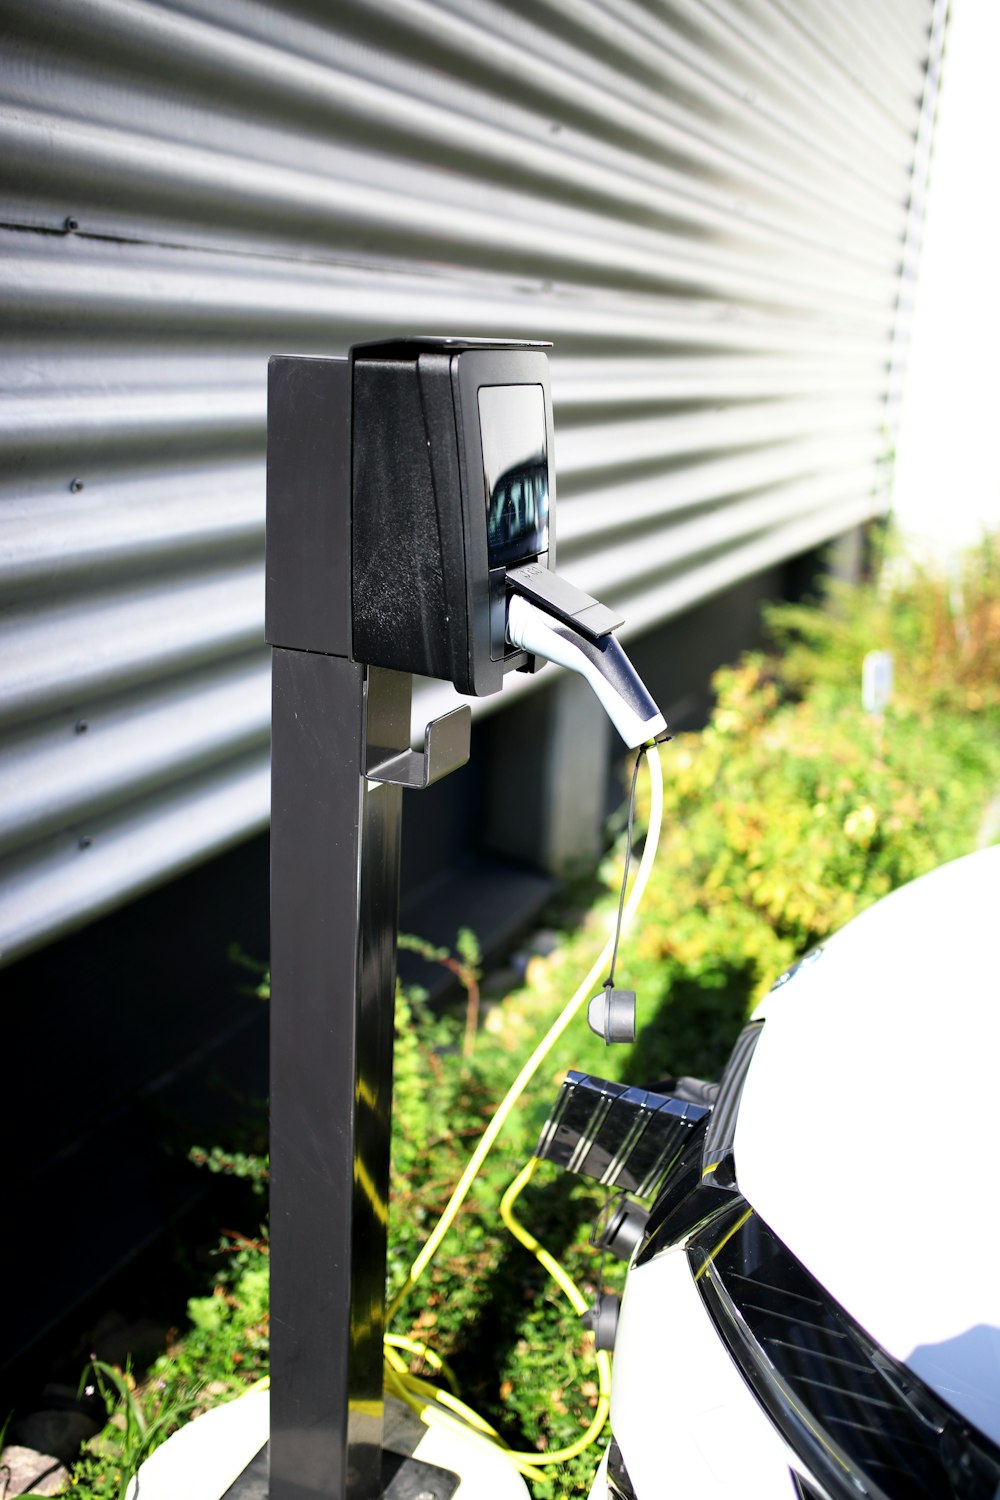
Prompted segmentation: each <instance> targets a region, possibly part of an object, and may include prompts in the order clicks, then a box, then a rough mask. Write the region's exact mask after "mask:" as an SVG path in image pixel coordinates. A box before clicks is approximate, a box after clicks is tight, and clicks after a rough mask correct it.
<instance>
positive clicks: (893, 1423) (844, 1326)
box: [687, 1197, 1000, 1500]
mask: <svg viewBox="0 0 1000 1500" xmlns="http://www.w3.org/2000/svg"><path fill="white" fill-rule="evenodd" d="M687 1253H688V1256H689V1258H690V1262H691V1265H692V1269H693V1271H694V1275H695V1280H696V1284H697V1286H698V1289H699V1291H700V1292H701V1294H702V1297H703V1299H704V1301H705V1304H706V1307H707V1309H708V1311H709V1313H710V1315H711V1316H712V1318H713V1320H714V1322H715V1323H716V1325H717V1327H718V1329H719V1331H720V1333H721V1335H722V1337H723V1339H724V1340H725V1342H726V1344H727V1345H728V1347H729V1349H730V1352H731V1353H732V1355H733V1357H734V1359H735V1360H736V1362H737V1364H738V1365H739V1367H740V1369H741V1370H742V1372H743V1374H744V1376H745V1378H746V1379H747V1380H748V1382H749V1383H750V1385H751V1386H752V1388H753V1389H754V1391H755V1393H756V1395H757V1397H758V1399H759V1400H760V1401H761V1403H762V1405H763V1406H764V1407H765V1409H766V1410H767V1411H768V1414H769V1415H770V1417H771V1419H772V1421H773V1422H774V1423H775V1425H776V1426H777V1427H778V1428H779V1430H780V1431H781V1432H782V1434H783V1436H784V1437H785V1439H786V1441H787V1442H788V1443H789V1446H790V1447H791V1448H792V1450H793V1451H794V1452H795V1453H796V1454H797V1455H798V1456H799V1458H800V1459H802V1460H803V1463H804V1467H805V1469H806V1472H808V1473H810V1474H812V1475H814V1476H815V1477H816V1480H817V1482H818V1483H819V1485H820V1486H821V1487H822V1488H823V1489H824V1490H825V1491H826V1492H828V1493H829V1494H830V1495H831V1496H832V1497H836V1500H841V1497H843V1500H848V1497H850V1500H857V1497H859V1496H870V1497H872V1500H998V1497H1000V1449H998V1448H996V1447H995V1446H994V1445H993V1444H992V1443H990V1442H989V1441H988V1440H987V1439H986V1438H984V1437H983V1436H982V1435H981V1434H979V1433H978V1432H976V1431H975V1430H974V1429H972V1428H970V1427H969V1425H968V1423H967V1422H965V1421H964V1420H963V1418H961V1417H960V1416H959V1415H958V1414H957V1413H956V1412H955V1411H953V1410H952V1409H951V1408H950V1407H948V1406H946V1405H945V1403H944V1402H943V1401H941V1400H940V1399H939V1398H938V1397H937V1396H936V1395H935V1394H934V1393H933V1392H932V1391H931V1390H930V1389H929V1388H928V1387H927V1386H925V1385H924V1384H923V1382H922V1381H920V1380H919V1379H917V1377H916V1376H915V1375H913V1374H912V1373H911V1372H910V1371H909V1370H907V1369H906V1368H905V1366H903V1365H901V1364H899V1363H898V1361H896V1360H894V1359H893V1358H891V1356H889V1355H888V1354H886V1353H885V1351H884V1350H882V1349H880V1348H879V1347H878V1345H876V1344H874V1343H873V1342H872V1340H871V1339H870V1338H869V1337H868V1335H867V1334H866V1333H865V1332H864V1330H863V1329H862V1328H861V1327H860V1326H859V1325H858V1324H856V1323H855V1322H854V1321H853V1320H852V1319H851V1318H849V1317H848V1315H847V1314H846V1313H845V1312H844V1311H843V1309H842V1308H840V1307H839V1306H838V1305H837V1303H835V1302H834V1301H833V1299H832V1298H831V1297H830V1296H829V1294H828V1293H827V1292H826V1290H825V1289H824V1288H823V1287H822V1286H821V1285H820V1283H819V1282H817V1281H816V1280H815V1279H814V1278H813V1277H812V1276H810V1275H809V1273H808V1272H807V1271H806V1270H805V1269H804V1267H803V1266H802V1265H800V1263H799V1262H798V1261H797V1260H796V1259H795V1257H794V1256H793V1255H791V1254H790V1252H789V1251H788V1250H787V1249H786V1248H785V1246H784V1245H783V1244H782V1243H781V1242H780V1240H778V1238H777V1237H776V1236H775V1235H774V1234H773V1233H772V1231H771V1230H770V1229H769V1228H768V1226H767V1225H766V1224H765V1223H764V1222H763V1221H762V1220H761V1219H760V1218H759V1216H758V1215H757V1214H755V1213H754V1212H753V1211H752V1210H751V1209H750V1208H748V1207H747V1205H746V1204H745V1203H744V1202H743V1200H742V1199H740V1198H738V1197H737V1198H736V1199H735V1201H734V1202H733V1203H732V1204H731V1206H730V1207H729V1209H728V1210H727V1211H726V1213H725V1214H723V1215H722V1216H721V1217H716V1218H714V1219H713V1220H712V1221H711V1222H710V1223H708V1224H707V1225H704V1226H703V1227H702V1228H700V1229H699V1230H697V1231H696V1232H695V1234H694V1236H693V1237H692V1238H691V1239H690V1240H689V1242H688V1247H687ZM806 1493H809V1492H808V1490H807V1491H806Z"/></svg>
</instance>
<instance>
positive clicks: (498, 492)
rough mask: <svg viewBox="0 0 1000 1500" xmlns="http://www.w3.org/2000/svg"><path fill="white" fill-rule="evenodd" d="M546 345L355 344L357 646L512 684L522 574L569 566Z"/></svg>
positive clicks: (488, 684)
mask: <svg viewBox="0 0 1000 1500" xmlns="http://www.w3.org/2000/svg"><path fill="white" fill-rule="evenodd" d="M547 347H548V345H545V344H513V343H501V342H497V343H492V342H489V341H485V340H461V339H402V340H392V341H387V342H382V343H375V344H359V345H355V347H354V348H353V349H352V350H351V390H352V423H353V432H352V453H353V458H352V465H353V473H352V503H351V578H352V597H353V605H352V615H353V655H354V658H355V660H356V661H364V662H368V663H369V664H371V665H372V666H377V667H390V668H393V669H394V670H396V671H401V672H415V673H420V674H421V675H423V676H427V677H441V678H444V679H445V680H447V681H449V682H452V683H454V685H455V687H456V688H457V689H458V691H459V692H461V693H470V694H475V695H479V696H482V695H485V694H489V693H496V692H499V690H500V688H501V686H502V684H503V678H504V675H505V673H507V672H510V671H513V670H525V671H531V670H534V668H535V660H534V658H533V657H530V656H528V655H527V654H526V653H525V652H523V651H520V650H518V649H516V648H515V647H512V646H510V645H509V644H508V642H507V640H506V634H505V627H506V605H507V575H508V570H510V569H514V568H517V567H519V566H520V567H524V566H525V565H527V566H528V569H529V571H531V572H532V573H534V574H535V576H536V578H537V577H539V576H541V575H545V574H547V573H549V572H551V570H552V569H553V568H554V567H555V474H554V465H553V461H552V449H553V442H552V398H551V395H550V392H549V369H548V360H547V358H546V356H545V353H544V350H545V349H546V348H547Z"/></svg>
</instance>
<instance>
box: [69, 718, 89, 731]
mask: <svg viewBox="0 0 1000 1500" xmlns="http://www.w3.org/2000/svg"><path fill="white" fill-rule="evenodd" d="M89 728H90V725H89V724H88V722H87V720H86V719H77V721H76V723H75V724H74V725H73V733H74V734H86V733H87V730H88V729H89Z"/></svg>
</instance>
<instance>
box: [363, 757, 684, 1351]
mask: <svg viewBox="0 0 1000 1500" xmlns="http://www.w3.org/2000/svg"><path fill="white" fill-rule="evenodd" d="M645 755H646V762H647V764H648V766H649V772H650V790H651V794H652V795H651V803H650V812H649V828H648V831H647V833H646V843H645V847H644V848H643V851H642V859H641V860H640V861H639V868H638V870H637V871H636V876H635V880H634V881H633V883H632V890H631V892H630V893H629V897H628V900H627V901H626V903H625V907H624V910H623V912H622V918H621V927H622V929H623V930H624V929H625V928H626V927H627V926H628V925H629V923H630V922H631V920H632V918H633V917H634V915H635V912H636V908H637V907H638V905H639V902H640V901H641V900H642V897H643V895H644V893H645V890H646V886H647V884H648V883H649V877H650V875H651V873H652V870H653V863H654V861H655V859H656V848H657V845H658V843H659V839H660V824H661V821H662V818H663V772H662V769H661V767H660V755H659V751H658V749H657V747H656V745H655V744H654V745H649V746H647V748H646V751H645ZM616 940H617V933H612V934H611V936H610V937H609V938H608V940H607V942H606V943H605V945H604V947H603V948H602V949H601V951H600V953H599V954H598V955H597V958H596V959H595V960H594V962H593V964H592V965H591V966H590V968H589V969H588V971H587V974H586V976H585V978H584V979H583V980H582V982H581V983H580V985H579V987H578V988H577V989H576V991H575V992H574V994H573V995H572V997H571V998H570V999H569V1000H568V1001H567V1003H566V1005H565V1006H564V1007H563V1009H562V1011H561V1013H560V1014H559V1016H558V1017H557V1018H556V1020H555V1021H554V1022H553V1023H552V1025H551V1026H550V1027H549V1029H548V1031H547V1032H546V1033H545V1035H544V1037H543V1038H542V1040H541V1041H540V1042H539V1044H538V1046H537V1047H536V1048H535V1050H534V1052H532V1054H531V1056H530V1057H529V1058H528V1061H527V1062H526V1063H525V1064H524V1067H523V1068H522V1069H521V1071H520V1072H519V1073H518V1075H517V1077H516V1078H515V1079H514V1082H513V1083H512V1084H511V1086H510V1088H509V1089H508V1090H507V1092H506V1094H505V1095H504V1097H503V1099H502V1100H501V1102H500V1104H499V1106H498V1108H497V1111H496V1113H495V1114H494V1116H493V1118H492V1120H491V1121H490V1123H489V1124H488V1125H487V1127H486V1129H485V1130H484V1131H483V1134H482V1136H481V1137H480V1140H479V1144H478V1145H477V1147H476V1149H475V1151H473V1153H472V1155H471V1157H470V1158H469V1161H468V1165H467V1166H466V1168H465V1171H464V1172H463V1173H462V1175H461V1177H460V1178H459V1180H458V1184H457V1186H456V1188H455V1190H454V1192H453V1193H452V1195H451V1197H450V1198H449V1200H448V1203H447V1205H446V1206H445V1209H444V1212H443V1213H442V1215H441V1217H440V1218H439V1219H438V1221H437V1224H436V1225H435V1226H434V1228H433V1229H432V1231H431V1233H430V1234H429V1235H428V1237H427V1240H426V1242H425V1244H424V1247H423V1249H422V1250H421V1251H420V1254H419V1255H418V1256H417V1257H416V1259H415V1260H414V1262H413V1265H412V1266H411V1267H410V1270H409V1273H408V1274H407V1277H406V1280H405V1281H404V1282H403V1285H402V1286H401V1287H400V1288H399V1290H398V1291H397V1293H396V1295H395V1296H394V1297H393V1299H392V1301H391V1302H390V1304H389V1308H388V1311H387V1314H386V1321H387V1322H389V1321H391V1319H392V1318H393V1317H394V1315H395V1313H396V1312H397V1311H398V1309H399V1306H400V1303H401V1302H402V1301H403V1299H404V1297H406V1295H407V1294H408V1292H409V1290H410V1288H411V1287H412V1286H414V1285H415V1284H416V1282H417V1281H418V1280H419V1279H420V1277H421V1276H422V1275H423V1273H424V1271H426V1269H427V1267H428V1265H429V1264H430V1262H431V1260H432V1259H433V1257H434V1255H435V1254H436V1253H437V1249H438V1246H439V1245H440V1244H441V1241H442V1240H443V1239H444V1237H445V1235H446V1234H447V1233H448V1230H449V1229H450V1228H451V1226H452V1224H453V1223H454V1222H455V1216H456V1215H457V1213H458V1211H459V1209H460V1208H461V1206H462V1204H463V1203H464V1202H465V1199H466V1197H467V1196H468V1192H469V1189H470V1188H471V1186H472V1184H473V1182H475V1180H476V1177H477V1176H478V1174H479V1171H480V1169H481V1167H482V1165H483V1162H484V1161H485V1160H486V1158H487V1156H488V1155H489V1153H490V1150H491V1148H492V1146H493V1143H494V1141H495V1140H496V1138H497V1136H498V1135H499V1134H500V1132H501V1130H502V1129H503V1127H504V1125H505V1123H506V1121H507V1119H508V1117H509V1115H510V1113H511V1111H512V1110H513V1108H514V1106H515V1104H516V1103H517V1102H518V1100H519V1099H520V1097H521V1095H522V1094H523V1093H524V1091H525V1089H526V1088H527V1086H528V1084H529V1083H530V1082H531V1080H532V1078H534V1076H535V1074H536V1073H537V1072H538V1069H539V1068H540V1067H541V1065H542V1063H543V1062H544V1061H545V1059H546V1057H547V1056H548V1055H549V1053H550V1052H551V1051H552V1048H553V1047H554V1046H555V1044H556V1042H557V1041H558V1040H559V1038H560V1037H561V1036H562V1034H563V1032H564V1031H565V1030H566V1028H567V1026H569V1024H570V1022H571V1021H572V1020H573V1018H574V1016H575V1015H576V1013H577V1011H578V1010H579V1009H580V1007H581V1006H582V1005H583V1004H584V1002H585V1001H586V1000H587V999H588V998H589V997H590V995H591V993H592V991H593V989H594V986H595V985H596V984H597V983H598V981H599V979H600V977H601V976H602V975H603V974H604V972H605V971H606V969H607V966H608V963H609V962H610V959H611V956H612V954H613V953H614V951H615V947H616Z"/></svg>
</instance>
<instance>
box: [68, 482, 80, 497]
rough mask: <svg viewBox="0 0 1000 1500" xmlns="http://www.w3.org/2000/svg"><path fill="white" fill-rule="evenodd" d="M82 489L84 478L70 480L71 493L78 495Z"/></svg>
mask: <svg viewBox="0 0 1000 1500" xmlns="http://www.w3.org/2000/svg"><path fill="white" fill-rule="evenodd" d="M82 489H83V480H82V479H71V480H70V482H69V492H70V494H71V495H78V494H79V493H80V491H81V490H82Z"/></svg>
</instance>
